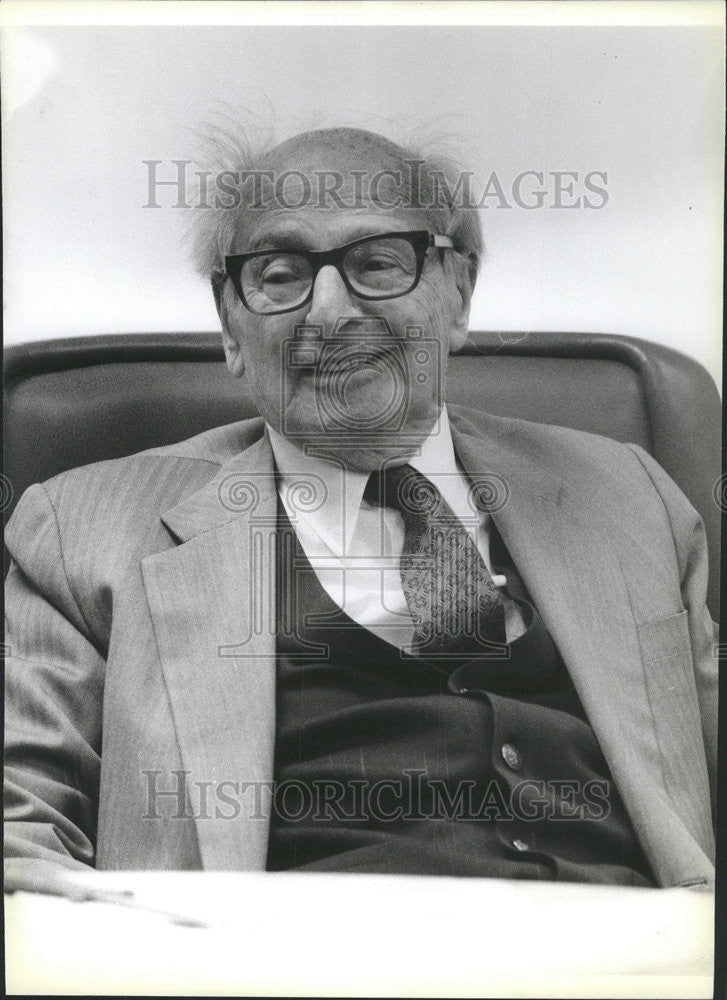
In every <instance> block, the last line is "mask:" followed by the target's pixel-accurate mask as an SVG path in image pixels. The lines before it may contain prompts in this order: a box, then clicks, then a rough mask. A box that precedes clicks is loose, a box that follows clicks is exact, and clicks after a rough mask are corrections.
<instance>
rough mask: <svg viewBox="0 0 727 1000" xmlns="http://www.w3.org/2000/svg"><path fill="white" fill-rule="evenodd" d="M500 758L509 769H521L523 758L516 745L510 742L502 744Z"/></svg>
mask: <svg viewBox="0 0 727 1000" xmlns="http://www.w3.org/2000/svg"><path fill="white" fill-rule="evenodd" d="M501 753H502V759H503V760H504V761H505V763H506V764H507V766H508V767H509V768H510V770H511V771H522V767H523V759H522V756H521V755H520V753H519V751H518V750H517V748H516V747H514V746H513V745H512V743H503V744H502V750H501Z"/></svg>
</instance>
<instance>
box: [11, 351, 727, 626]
mask: <svg viewBox="0 0 727 1000" xmlns="http://www.w3.org/2000/svg"><path fill="white" fill-rule="evenodd" d="M448 386H449V388H448V396H449V398H450V399H451V400H452V401H454V402H457V403H462V404H464V405H467V406H472V407H476V408H479V409H484V410H487V411H489V412H491V413H496V414H500V415H507V416H514V417H520V418H523V419H526V420H533V421H539V422H543V423H552V424H561V425H565V426H568V427H574V428H578V429H581V430H585V431H591V432H594V433H597V434H603V435H606V436H608V437H612V438H615V439H616V440H618V441H630V442H635V443H637V444H640V445H642V446H643V447H644V448H645V449H646V450H647V451H649V452H651V454H652V455H653V456H654V457H655V458H656V459H657V461H658V462H660V464H661V465H662V466H663V467H664V468H665V469H666V471H667V472H668V473H669V474H670V475H671V477H672V478H673V479H674V480H675V481H676V482H677V483H678V484H679V486H680V487H681V488H682V490H683V491H684V493H685V494H686V495H687V496H688V497H689V499H690V501H691V502H692V504H693V505H694V506H695V507H696V509H697V510H698V511H699V513H700V514H701V515H702V518H703V520H704V523H705V527H706V531H707V538H708V542H709V555H710V566H711V573H710V578H711V579H710V592H709V604H710V609H711V612H712V616H713V617H715V618H716V616H717V611H718V602H719V572H718V565H719V551H720V549H719V545H720V538H719V529H720V509H719V502H721V501H722V496H721V493H720V480H719V476H720V430H721V406H720V400H719V396H718V393H717V389H716V387H715V385H714V382H713V381H712V379H711V377H710V376H709V374H708V373H707V372H706V371H705V370H704V368H702V367H701V365H699V364H697V363H696V362H695V361H693V360H691V359H690V358H688V357H686V356H684V355H682V354H679V353H678V352H676V351H673V350H670V349H668V348H666V347H662V346H660V345H658V344H653V343H650V342H647V341H643V340H637V339H635V338H631V337H620V336H610V335H600V334H580V333H531V334H516V333H473V334H472V335H471V338H470V342H469V343H468V344H467V345H466V347H465V349H464V350H463V351H462V352H460V353H459V354H458V355H457V356H456V357H453V358H451V359H450V377H449V383H448ZM5 407H6V409H5V449H6V451H5V455H6V465H5V475H6V479H5V482H4V487H5V491H6V496H5V497H4V500H5V508H6V514H9V513H10V511H11V510H12V508H13V506H14V504H15V502H17V499H18V498H19V496H20V495H21V494H22V492H23V490H25V489H26V487H27V486H29V485H30V484H31V483H34V482H39V481H42V480H45V479H48V478H49V477H50V476H53V475H55V474H56V473H58V472H61V471H63V470H65V469H69V468H73V467H74V466H78V465H83V464H86V463H88V462H95V461H98V460H100V459H107V458H115V457H119V456H122V455H129V454H132V453H133V452H136V451H140V450H142V449H144V448H151V447H154V446H157V445H162V444H169V443H171V442H174V441H179V440H183V439H184V438H186V437H190V436H192V435H193V434H197V433H199V432H200V431H203V430H206V429H207V428H209V427H213V426H215V425H219V424H225V423H231V422H232V421H235V420H240V419H242V418H244V417H249V416H252V415H254V414H255V407H254V405H253V403H252V401H251V399H250V396H249V394H248V392H247V390H246V387H245V383H244V380H243V381H242V382H239V381H237V380H236V379H233V378H232V377H231V376H230V375H229V374H228V373H227V370H226V368H225V366H224V364H223V355H222V348H221V346H220V337H219V334H213V333H200V334H196V333H184V334H174V333H161V334H133V335H109V336H99V337H79V338H74V339H68V340H50V341H44V342H39V343H31V344H24V345H20V346H15V347H10V348H8V349H7V350H6V352H5Z"/></svg>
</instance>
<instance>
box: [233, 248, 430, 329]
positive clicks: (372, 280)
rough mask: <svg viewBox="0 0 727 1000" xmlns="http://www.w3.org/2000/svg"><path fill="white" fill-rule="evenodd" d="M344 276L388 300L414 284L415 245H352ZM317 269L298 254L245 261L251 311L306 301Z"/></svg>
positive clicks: (243, 275)
mask: <svg viewBox="0 0 727 1000" xmlns="http://www.w3.org/2000/svg"><path fill="white" fill-rule="evenodd" d="M342 266H343V270H344V273H345V275H346V277H347V279H348V281H349V283H350V285H351V287H352V288H353V290H354V291H355V292H361V294H362V295H368V296H374V297H377V298H382V299H385V298H390V297H391V296H394V295H401V294H403V293H404V292H408V291H410V290H411V289H412V288H413V287H414V285H415V284H416V276H417V257H416V253H415V251H414V248H413V247H412V245H411V243H409V242H408V241H407V240H404V239H401V238H397V237H395V236H387V237H383V238H382V239H380V240H369V241H368V242H365V243H359V244H356V245H355V246H352V247H351V248H350V250H348V252H347V253H346V255H345V257H344V259H343V264H342ZM313 279H314V274H313V266H312V264H311V263H310V261H309V260H308V259H307V258H306V257H303V256H302V255H301V254H297V253H287V252H283V251H273V252H272V253H270V254H261V255H260V256H259V257H253V258H251V259H250V260H247V261H245V264H244V265H243V268H242V273H241V275H240V282H241V284H242V290H243V292H244V293H245V299H246V300H247V302H248V304H249V305H250V308H251V309H253V310H255V311H256V312H261V313H265V312H274V311H275V310H276V309H281V308H290V307H293V306H295V305H296V303H298V302H301V303H302V302H303V301H304V300H305V299H306V297H307V296H308V294H309V292H310V290H311V286H312V284H313Z"/></svg>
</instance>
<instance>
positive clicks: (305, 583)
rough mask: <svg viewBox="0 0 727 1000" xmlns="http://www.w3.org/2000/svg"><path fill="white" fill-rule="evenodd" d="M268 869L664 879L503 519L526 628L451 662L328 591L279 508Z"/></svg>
mask: <svg viewBox="0 0 727 1000" xmlns="http://www.w3.org/2000/svg"><path fill="white" fill-rule="evenodd" d="M278 527H279V531H278V566H277V594H278V607H277V612H278V633H277V694H276V702H277V727H276V742H275V768H274V795H273V803H272V805H273V808H272V813H271V823H270V834H269V843H268V857H267V869H268V870H270V871H282V870H291V869H296V870H304V871H336V872H353V871H356V872H372V873H388V874H399V873H401V874H418V875H424V874H426V875H466V876H482V877H491V878H524V879H549V880H562V881H574V882H591V883H605V884H614V885H637V886H653V885H654V884H655V883H654V881H653V877H652V874H651V872H650V870H649V866H648V862H647V861H646V858H645V856H644V854H643V851H642V850H641V847H640V845H639V843H638V841H637V839H636V836H635V834H634V831H633V828H632V825H631V822H630V820H629V818H628V815H627V814H626V811H625V808H624V806H623V803H622V802H621V798H620V795H619V793H618V790H617V788H616V786H615V784H614V782H613V779H612V777H611V775H610V772H609V769H608V766H607V764H606V761H605V759H604V757H603V755H602V753H601V750H600V747H599V746H598V742H597V741H596V738H595V736H594V734H593V731H592V729H591V727H590V725H589V723H588V720H587V718H586V716H585V712H584V711H583V708H582V706H581V704H580V701H579V699H578V696H577V693H576V691H575V689H574V687H573V684H572V682H571V680H570V677H569V675H568V672H567V670H566V668H565V665H564V664H563V661H562V659H561V657H560V655H559V653H558V651H557V649H556V647H555V644H554V643H553V640H552V638H551V637H550V634H549V632H548V630H547V629H546V627H545V625H544V623H543V622H542V619H541V618H540V616H539V614H538V613H537V610H536V609H535V608H534V607H533V605H532V603H531V602H530V600H529V595H528V594H527V591H526V590H525V588H524V585H523V583H522V581H521V580H520V578H519V576H518V574H517V573H516V571H515V569H514V567H513V566H512V564H511V563H510V560H509V555H508V553H507V551H506V549H505V547H504V544H503V543H502V540H501V539H500V538H499V536H498V535H497V534H496V533H495V532H494V531H493V537H492V542H491V544H492V548H491V554H492V558H493V564H494V568H495V569H496V572H504V573H505V574H506V576H507V580H508V593H509V594H510V596H511V597H512V598H513V599H515V600H518V602H519V603H520V607H521V611H522V612H523V618H524V621H525V624H526V631H525V633H524V634H523V635H522V636H520V637H518V638H517V639H515V640H514V641H513V642H511V643H510V644H509V646H508V656H507V658H506V659H502V658H495V659H492V658H488V657H487V656H482V657H478V658H476V659H472V660H467V661H465V662H460V663H456V664H455V665H454V669H451V665H450V664H448V665H447V669H445V668H444V666H443V665H442V664H441V663H436V662H427V661H424V660H420V659H418V658H417V657H414V656H411V655H408V654H406V653H403V652H401V651H400V650H399V649H398V648H397V647H395V646H393V645H391V644H389V643H387V642H386V641H385V640H383V639H381V638H379V637H378V636H376V635H374V634H373V633H371V632H369V630H368V629H366V628H364V627H362V626H360V625H359V624H358V623H356V622H354V621H353V620H352V619H351V618H349V617H348V616H347V615H346V614H345V613H344V612H343V611H342V610H341V608H340V607H338V606H337V605H336V604H335V603H334V602H333V601H332V599H331V598H330V597H329V595H328V594H327V593H326V591H325V590H324V589H323V587H322V586H321V584H320V583H319V581H318V578H317V577H316V575H315V572H314V570H313V569H312V567H311V566H310V563H309V562H308V560H307V558H306V556H305V553H304V552H303V550H302V548H301V546H300V543H299V542H298V539H297V536H296V534H295V531H294V530H293V528H292V526H291V524H290V522H289V521H288V518H287V516H286V514H285V511H284V509H283V508H282V505H281V504H280V503H279V504H278Z"/></svg>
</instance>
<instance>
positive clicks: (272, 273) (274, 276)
mask: <svg viewBox="0 0 727 1000" xmlns="http://www.w3.org/2000/svg"><path fill="white" fill-rule="evenodd" d="M262 280H263V281H264V282H265V283H266V284H271V285H284V284H286V283H287V282H289V281H300V275H299V274H298V273H297V271H294V270H293V269H292V268H290V267H280V266H278V267H268V268H266V269H265V271H264V272H263V275H262Z"/></svg>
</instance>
